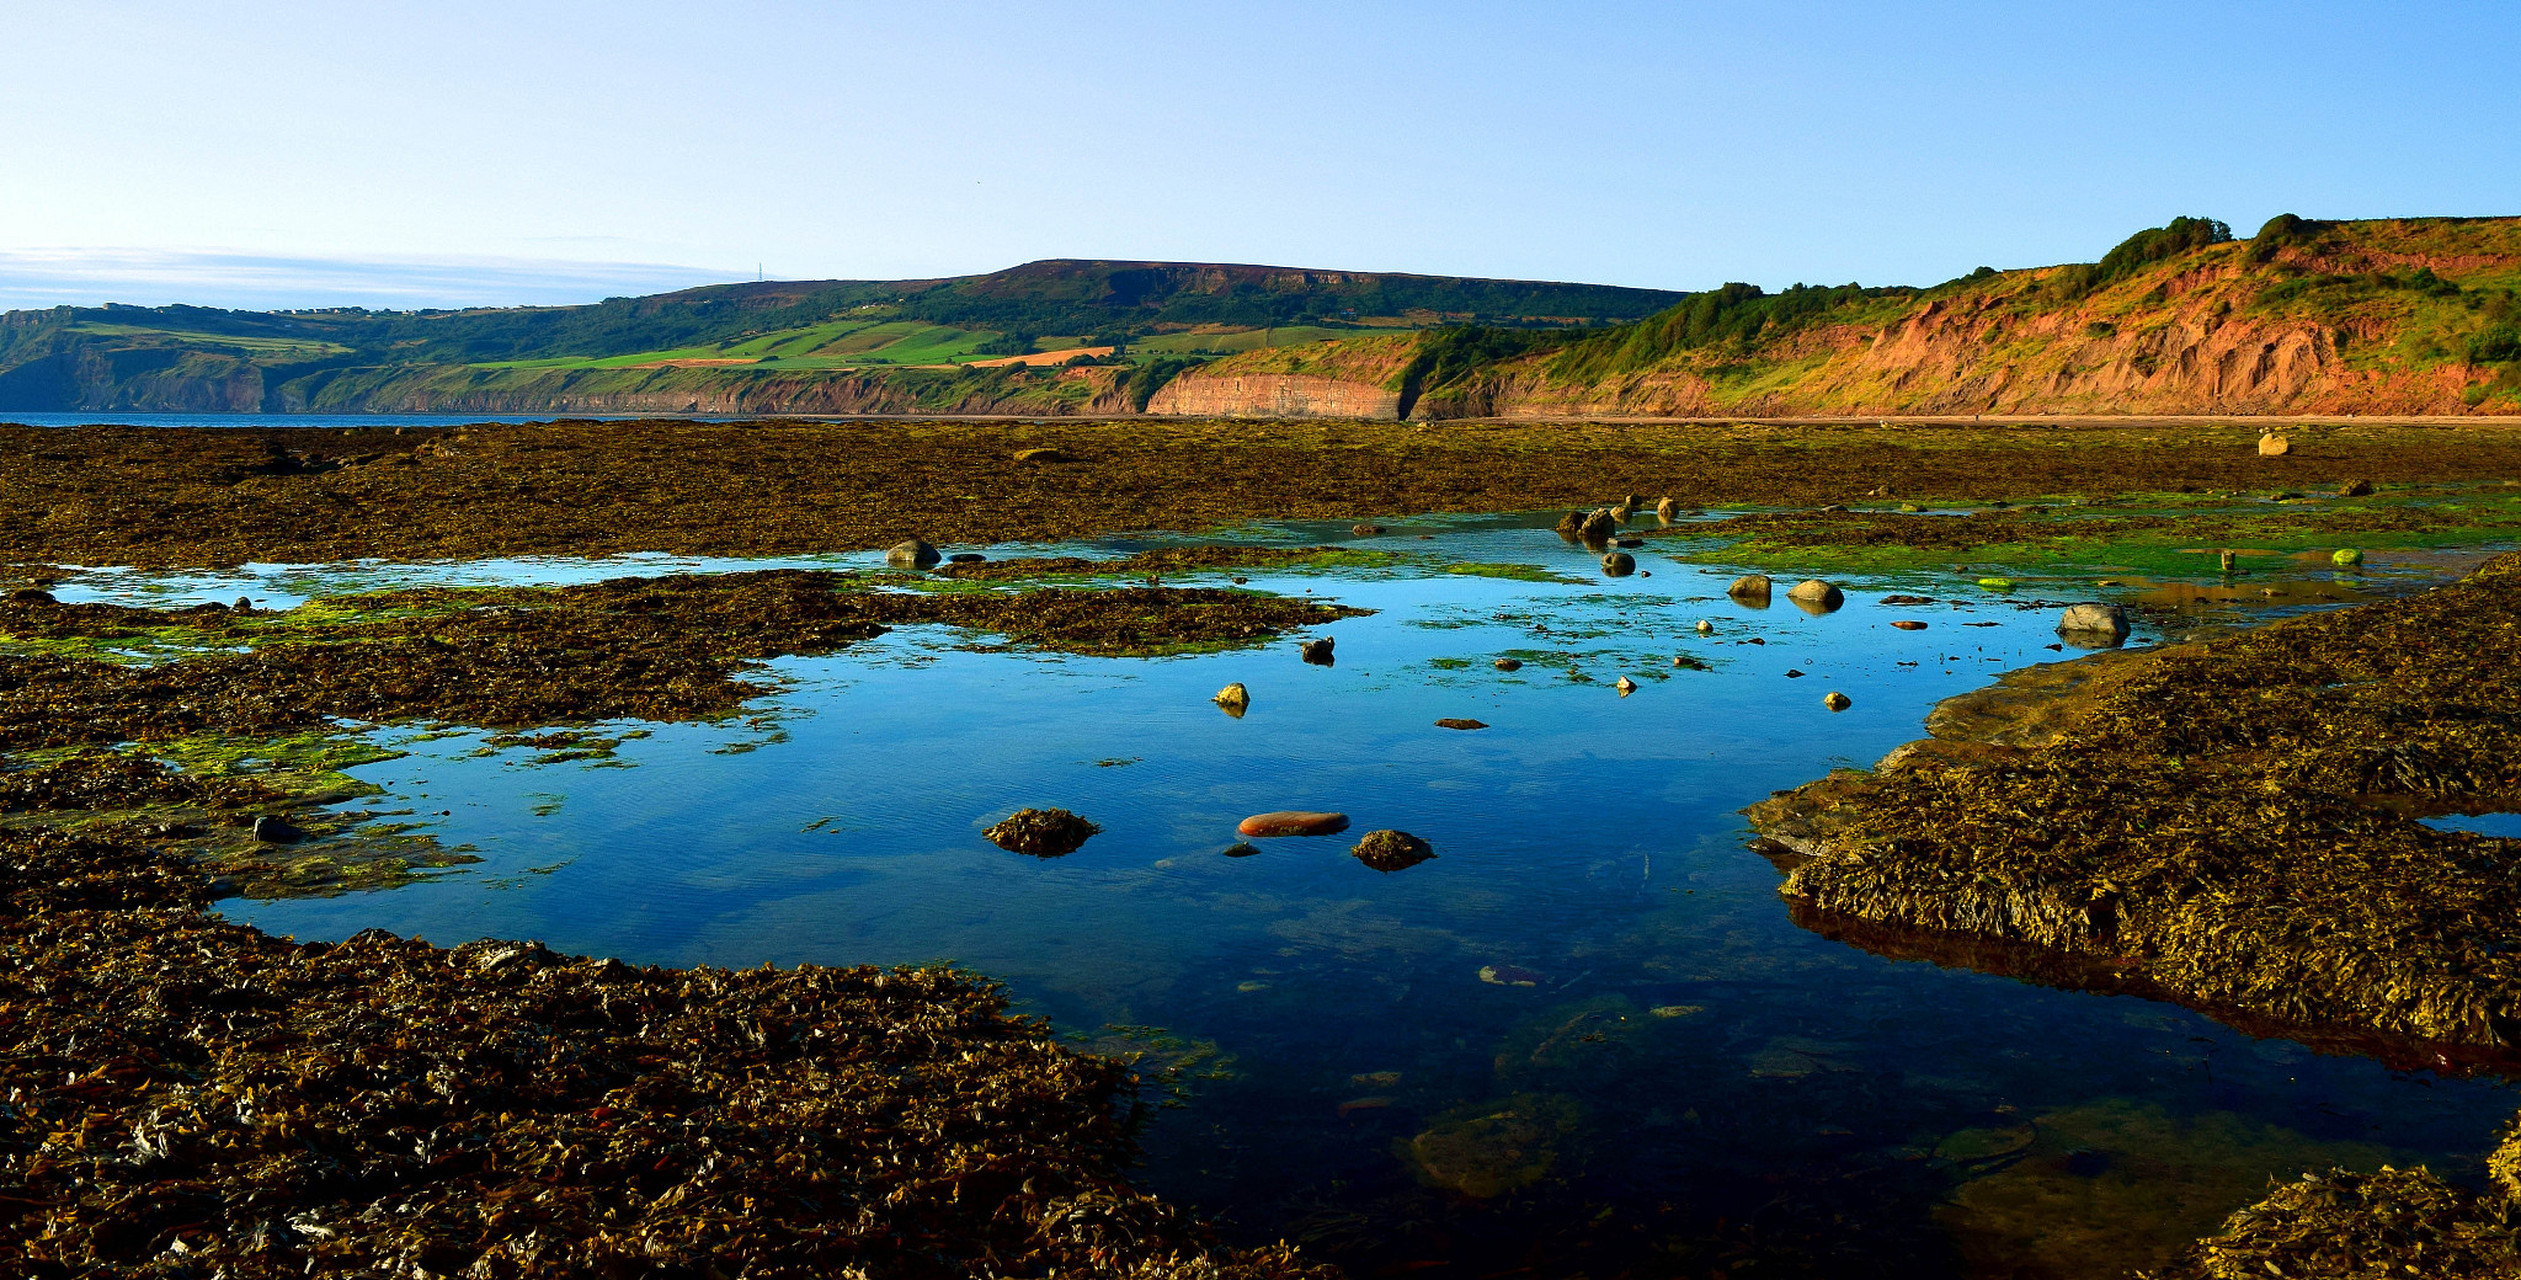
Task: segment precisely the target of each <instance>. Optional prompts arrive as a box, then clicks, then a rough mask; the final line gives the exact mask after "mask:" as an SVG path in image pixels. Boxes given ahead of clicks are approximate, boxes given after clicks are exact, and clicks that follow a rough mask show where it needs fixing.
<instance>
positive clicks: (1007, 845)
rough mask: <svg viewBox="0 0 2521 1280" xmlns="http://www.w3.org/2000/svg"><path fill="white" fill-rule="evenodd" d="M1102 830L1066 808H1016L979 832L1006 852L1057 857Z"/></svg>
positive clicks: (1039, 856)
mask: <svg viewBox="0 0 2521 1280" xmlns="http://www.w3.org/2000/svg"><path fill="white" fill-rule="evenodd" d="M1102 829H1103V828H1101V827H1099V826H1096V825H1095V824H1093V823H1091V822H1088V821H1086V820H1085V819H1083V818H1080V817H1078V816H1077V815H1075V814H1073V813H1070V812H1068V811H1067V810H1065V809H1018V810H1016V811H1015V812H1014V813H1012V814H1009V815H1008V816H1007V817H1006V818H1005V819H1004V820H1002V821H1000V822H999V823H998V824H997V825H996V826H993V827H991V828H990V829H988V830H987V831H984V832H982V833H981V834H982V835H984V836H986V837H988V838H989V843H991V844H994V845H996V846H998V847H999V848H1001V849H1004V850H1006V851H1007V852H1009V853H1022V854H1029V855H1031V856H1033V857H1036V858H1058V857H1065V856H1066V855H1068V854H1071V853H1075V852H1076V851H1077V847H1078V846H1079V845H1082V844H1084V843H1085V842H1086V839H1087V838H1088V837H1090V836H1092V835H1093V834H1094V833H1096V832H1098V831H1101V830H1102Z"/></svg>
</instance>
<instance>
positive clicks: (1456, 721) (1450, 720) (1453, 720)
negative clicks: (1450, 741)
mask: <svg viewBox="0 0 2521 1280" xmlns="http://www.w3.org/2000/svg"><path fill="white" fill-rule="evenodd" d="M1436 727H1437V728H1439V729H1485V728H1487V727H1488V724H1487V722H1486V721H1482V720H1465V719H1462V718H1460V717H1458V716H1446V717H1445V718H1444V719H1442V720H1438V721H1436Z"/></svg>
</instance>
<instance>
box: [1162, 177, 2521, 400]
mask: <svg viewBox="0 0 2521 1280" xmlns="http://www.w3.org/2000/svg"><path fill="white" fill-rule="evenodd" d="M1410 341H1411V344H1412V345H1411V349H1410V354H1409V355H1408V356H1407V357H1406V358H1398V359H1395V360H1393V361H1392V363H1391V367H1390V368H1388V369H1383V370H1380V371H1379V377H1377V379H1376V381H1378V382H1379V383H1381V384H1384V385H1385V386H1386V387H1387V389H1392V390H1400V391H1402V392H1403V400H1404V402H1405V403H1406V407H1405V408H1404V410H1403V412H1404V413H1407V414H1409V415H1411V416H1417V417H1426V418H1443V417H1465V416H1501V417H1518V416H1549V415H1557V414H1566V415H1578V416H1582V415H1611V414H1618V415H1626V414H1639V415H1662V414H1671V415H1700V414H1705V415H1725V414H1778V415H1787V414H1873V413H1884V414H1893V413H1943V414H1949V413H1982V412H1996V413H2035V412H2087V413H2112V412H2123V413H2218V412H2225V413H2283V412H2304V413H2317V412H2339V413H2463V412H2485V413H2511V412H2521V219H2514V218H2426V219H2396V220H2388V221H2368V222H2314V221H2309V220H2306V219H2301V218H2296V217H2292V216H2286V217H2280V218H2277V219H2275V220H2273V221H2271V222H2269V223H2268V224H2267V226H2266V227H2265V228H2263V229H2261V230H2260V231H2259V233H2258V234H2257V235H2255V236H2253V237H2252V238H2250V239H2248V240H2236V239H2234V238H2233V237H2232V235H2231V233H2230V231H2229V230H2228V229H2227V228H2225V227H2224V226H2223V224H2221V223H2218V222H2214V221H2213V220H2211V219H2203V218H2180V219H2175V220H2173V221H2172V222H2171V223H2170V224H2169V225H2167V226H2164V227H2158V228H2153V229H2150V230H2147V231H2144V232H2140V233H2138V234H2137V235H2135V236H2132V237H2130V238H2129V239H2128V240H2127V241H2125V242H2124V243H2122V244H2120V245H2119V246H2118V247H2117V248H2115V249H2113V250H2111V251H2110V253H2108V254H2107V255H2105V256H2104V257H2103V258H2102V259H2101V260H2100V261H2098V262H2094V263H2078V264H2069V265H2064V266H2054V267H2042V268H2035V269H2028V270H2016V271H1995V270H1992V269H1989V268H1980V269H1979V270H1978V271H1975V272H1972V273H1971V274H1969V275H1967V276H1963V277H1961V278H1959V279H1957V280H1952V281H1949V282H1946V283H1944V284H1941V285H1937V286H1934V287H1932V288H1906V287H1894V288H1863V287H1859V286H1857V285H1852V284H1850V285H1842V286H1836V287H1821V286H1803V285H1798V286H1796V287H1794V288H1792V289H1789V290H1786V291H1784V292H1782V293H1768V292H1765V291H1763V290H1761V289H1759V288H1757V287H1755V286H1752V285H1746V284H1730V285H1726V286H1724V287H1723V288H1721V289H1716V290H1711V291H1709V292H1706V293H1701V294H1696V295H1693V296H1691V297H1690V298H1688V299H1686V300H1685V301H1683V302H1681V303H1679V304H1677V305H1675V306H1673V307H1671V308H1669V309H1667V310H1665V311H1663V312H1661V313H1658V314H1657V315H1654V316H1651V317H1648V318H1646V319H1644V320H1641V321H1638V322H1635V323H1632V324H1626V325H1620V326H1616V327H1612V328H1608V329H1600V330H1593V331H1588V332H1566V331H1560V332H1535V331H1506V330H1498V329H1493V328H1491V329H1480V328H1476V327H1456V328H1446V329H1436V330H1431V331H1428V332H1427V333H1425V334H1423V335H1419V336H1417V337H1414V338H1413V339H1411V340H1410ZM1347 359H1348V357H1347V356H1345V355H1343V354H1340V353H1337V352H1335V351H1333V350H1332V349H1330V348H1323V349H1321V350H1319V351H1313V350H1308V349H1307V348H1302V347H1298V348H1288V349H1283V350H1278V351H1272V352H1268V353H1265V354H1256V355H1254V356H1249V357H1235V358H1232V359H1228V360H1223V361H1219V362H1217V363H1215V364H1213V365H1210V366H1208V367H1206V368H1204V369H1202V370H1200V371H1198V372H1196V373H1194V374H1192V375H1189V376H1191V377H1199V378H1221V377H1231V376H1235V375H1238V374H1250V373H1262V372H1315V371H1323V372H1325V374H1326V376H1337V375H1336V374H1328V373H1327V371H1328V370H1330V369H1332V368H1335V367H1337V366H1338V365H1340V364H1341V363H1342V362H1343V361H1345V360H1347Z"/></svg>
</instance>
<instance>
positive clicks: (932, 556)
mask: <svg viewBox="0 0 2521 1280" xmlns="http://www.w3.org/2000/svg"><path fill="white" fill-rule="evenodd" d="M941 559H944V557H943V556H940V555H938V554H937V549H936V548H935V547H932V546H929V545H928V544H927V543H925V542H922V541H920V540H919V539H917V538H912V539H910V540H909V541H907V542H896V543H894V544H893V545H892V547H891V548H889V549H887V550H886V551H885V553H884V563H886V564H889V565H891V566H893V567H894V568H896V569H933V568H935V567H936V564H937V561H939V560H941Z"/></svg>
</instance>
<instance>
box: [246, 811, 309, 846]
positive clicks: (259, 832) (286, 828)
mask: <svg viewBox="0 0 2521 1280" xmlns="http://www.w3.org/2000/svg"><path fill="white" fill-rule="evenodd" d="M254 838H255V839H257V840H260V841H262V842H263V843H265V844H296V843H297V842H298V841H300V840H304V839H306V833H305V832H304V831H300V830H299V829H298V828H296V827H294V826H291V825H290V824H289V823H287V822H286V821H283V820H281V819H279V818H275V817H272V816H271V815H270V814H264V815H263V816H261V817H259V818H256V819H254Z"/></svg>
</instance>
